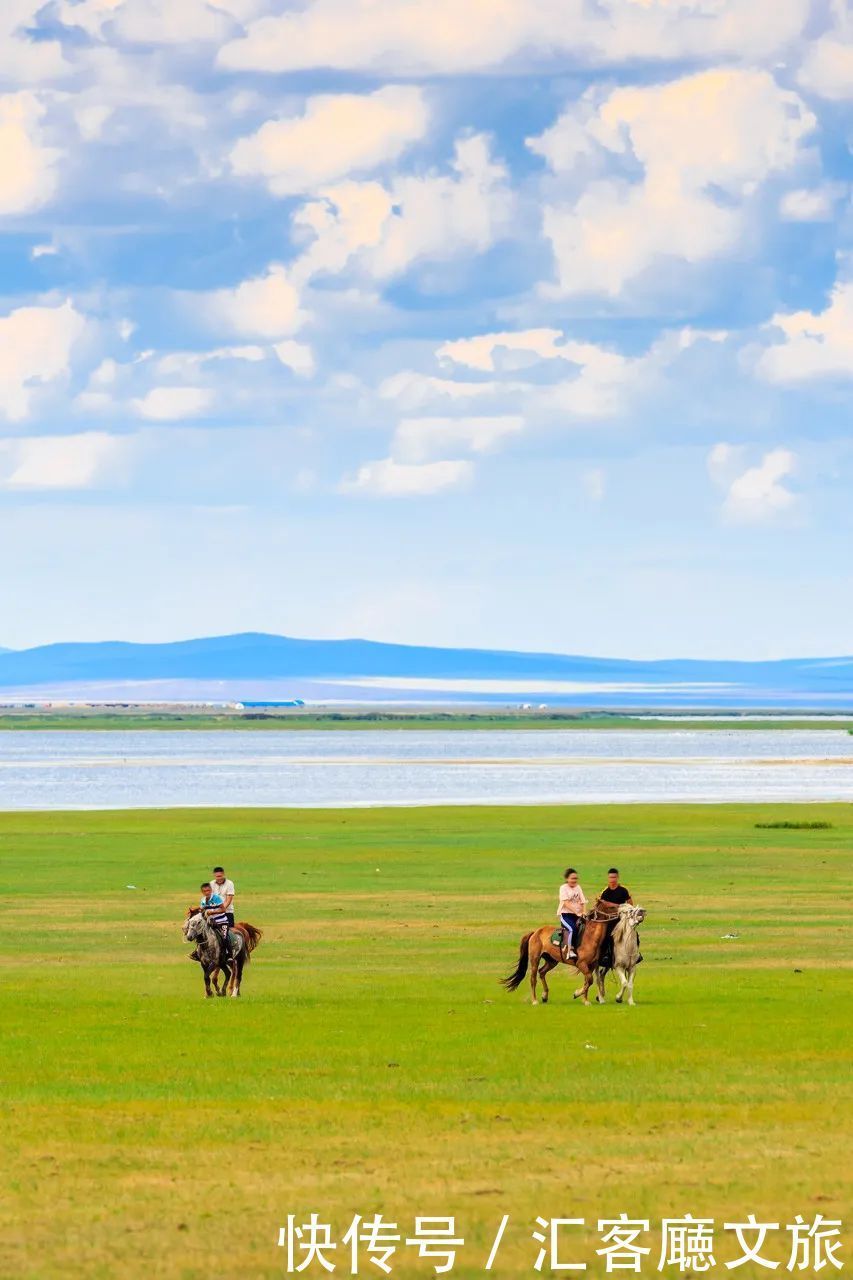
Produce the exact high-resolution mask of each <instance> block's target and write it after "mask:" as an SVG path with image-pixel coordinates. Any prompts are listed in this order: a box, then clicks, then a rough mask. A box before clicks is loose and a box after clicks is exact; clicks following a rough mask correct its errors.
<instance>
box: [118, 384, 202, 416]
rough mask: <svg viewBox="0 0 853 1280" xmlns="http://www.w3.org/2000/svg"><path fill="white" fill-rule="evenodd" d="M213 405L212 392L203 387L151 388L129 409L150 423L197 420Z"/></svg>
mask: <svg viewBox="0 0 853 1280" xmlns="http://www.w3.org/2000/svg"><path fill="white" fill-rule="evenodd" d="M212 403H213V392H211V391H208V390H206V389H205V388H204V387H152V388H151V390H150V391H148V392H146V394H145V395H144V396H142V397H141V398H140V399H138V400H134V401H133V402H132V405H131V407H132V408H133V410H134V412H135V413H137V414H138V415H139V417H140V418H147V419H148V420H149V421H151V422H172V421H177V420H180V419H182V418H198V417H200V415H201V414H203V413H205V412H206V411H207V410H208V409H209V408H210V406H211V405H212Z"/></svg>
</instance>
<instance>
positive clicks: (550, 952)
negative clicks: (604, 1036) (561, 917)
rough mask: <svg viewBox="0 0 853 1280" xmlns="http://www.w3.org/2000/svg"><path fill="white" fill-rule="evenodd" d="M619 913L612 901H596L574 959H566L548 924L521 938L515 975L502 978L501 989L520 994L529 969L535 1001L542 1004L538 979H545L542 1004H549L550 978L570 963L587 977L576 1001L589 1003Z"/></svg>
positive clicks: (577, 992) (551, 927) (574, 993)
mask: <svg viewBox="0 0 853 1280" xmlns="http://www.w3.org/2000/svg"><path fill="white" fill-rule="evenodd" d="M619 910H620V909H619V908H618V907H616V906H615V905H614V904H613V903H612V902H602V901H601V899H600V898H598V899H596V902H595V905H594V907H593V909H592V911H591V912H590V914H589V915H588V916H587V917H586V919H585V922H584V929H583V934H582V935H581V939H580V942H579V943H578V944H577V956H576V958H575V959H574V960H564V959H563V956H562V952H561V950H560V944H559V943H555V942H552V941H551V934H552V933H553V932H554V927H553V925H549V924H545V925H543V926H542V928H541V929H533V930H532V931H531V932H530V933H526V934H525V935H524V937H523V938H522V939H521V946H520V947H519V952H518V964H517V966H516V968H515V972H514V973H511V974H509V976H508V977H506V978H502V979H501V980H500V981H501V986H503V987H506V989H507V991H516V990H517V989H518V987H520V986H521V984H522V982H523V981H524V975H525V974H526V973H527V970H528V967H529V968H530V989H531V992H532V994H533V1001H532V1002H533V1004H538V1003H539V1002H538V1000H537V999H536V979H537V977H538V978H541V979H542V1003H543V1004H547V1003H548V997H549V995H550V992H549V990H548V982H547V976H546V975H547V974H549V973H550V972H551V970H552V969H554V968H556V966H557V965H558V964H567V965H568V966H569V968H570V969H577V971H578V973H579V974H580V975H581V976H582V978H583V984H582V986H580V987H578V989H577V991H575V992H573V995H572V998H573V999H574V1000H577V999H578V997H580V998H581V1000H582V1002H583V1003H584V1004H589V999H588V992H589V989H590V987H591V986H592V980H593V976H594V974H595V970H596V966H597V965H598V958H599V955H600V954H601V948H602V945H603V943H604V939H605V937H606V935H607V929H608V927H609V926H610V925H612V924H613V922H614V921H615V920H617V919H618V915H619ZM540 961H541V966H540Z"/></svg>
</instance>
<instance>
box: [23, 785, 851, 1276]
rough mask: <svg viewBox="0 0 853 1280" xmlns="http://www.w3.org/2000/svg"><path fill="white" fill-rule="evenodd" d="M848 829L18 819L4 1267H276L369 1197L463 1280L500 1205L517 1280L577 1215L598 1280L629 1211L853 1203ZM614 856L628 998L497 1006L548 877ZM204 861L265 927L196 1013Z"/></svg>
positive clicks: (715, 1213)
mask: <svg viewBox="0 0 853 1280" xmlns="http://www.w3.org/2000/svg"><path fill="white" fill-rule="evenodd" d="M785 820H789V821H830V822H832V823H833V826H832V828H831V829H815V830H796V829H756V827H755V823H756V822H772V821H785ZM851 837H853V811H851V808H850V807H849V806H841V805H836V806H832V805H820V806H817V805H816V806H798V807H795V806H784V805H777V806H772V807H771V806H763V807H759V806H753V807H745V806H726V807H709V806H702V807H698V806H697V807H687V806H672V807H666V808H651V807H635V806H625V807H618V806H616V807H610V808H603V807H602V808H524V809H511V808H507V809H490V808H479V809H458V808H451V809H440V810H439V809H433V810H427V809H413V810H359V811H313V812H310V811H301V812H300V811H295V810H290V811H269V810H266V811H262V812H248V811H246V812H243V811H216V812H202V811H180V812H147V813H78V814H55V813H44V814H3V815H0V860H2V883H3V887H4V897H5V900H6V904H7V911H6V913H5V916H4V922H3V929H2V932H1V933H0V983H2V991H0V1023H2V1027H1V1028H0V1029H1V1030H2V1056H0V1084H2V1090H3V1135H2V1136H3V1142H2V1151H3V1158H2V1166H0V1167H2V1172H3V1178H2V1184H0V1233H2V1241H3V1265H2V1266H1V1267H0V1273H2V1274H3V1275H9V1276H15V1277H21V1278H22V1280H23V1278H27V1280H30V1278H35V1277H37V1278H38V1280H43V1278H48V1277H51V1278H52V1277H57V1278H58V1277H78V1276H80V1277H86V1278H87V1280H89V1278H91V1280H98V1278H100V1277H104V1278H107V1277H109V1278H110V1280H112V1278H113V1277H117V1278H119V1277H120V1278H121V1280H125V1278H126V1277H135V1276H157V1277H164V1278H165V1280H178V1278H180V1280H196V1277H199V1278H200V1277H206V1276H209V1275H213V1276H217V1277H220V1278H222V1280H231V1278H232V1277H234V1278H235V1280H236V1278H237V1277H242V1278H243V1280H246V1278H249V1277H251V1278H253V1280H254V1278H255V1277H257V1278H261V1280H267V1278H268V1277H269V1278H271V1277H279V1276H283V1275H284V1274H285V1261H284V1251H283V1250H281V1249H279V1248H277V1247H276V1239H277V1234H278V1228H279V1225H281V1224H283V1223H284V1221H285V1219H286V1216H287V1214H288V1213H295V1214H296V1215H297V1216H298V1217H299V1218H300V1219H305V1218H307V1216H308V1215H309V1214H310V1213H311V1212H312V1211H316V1212H317V1213H318V1214H319V1215H320V1217H321V1219H323V1220H326V1221H329V1222H330V1223H332V1224H333V1225H334V1227H335V1231H336V1234H337V1235H338V1236H340V1235H342V1234H343V1232H344V1230H345V1229H346V1227H347V1226H348V1225H349V1222H350V1220H351V1219H352V1216H353V1214H355V1213H357V1212H358V1213H361V1214H364V1215H369V1214H372V1213H373V1212H376V1211H381V1212H382V1213H383V1214H384V1215H385V1216H386V1218H391V1219H392V1220H395V1221H397V1222H398V1223H399V1224H400V1226H401V1229H402V1233H403V1234H404V1235H405V1234H411V1227H412V1219H413V1217H414V1215H415V1214H444V1215H446V1214H455V1215H456V1218H457V1228H458V1231H459V1233H460V1234H461V1235H463V1236H464V1237H465V1240H466V1245H465V1247H464V1248H463V1249H462V1250H461V1251H460V1255H459V1258H458V1260H457V1263H456V1267H455V1270H454V1271H453V1273H452V1274H453V1275H454V1276H462V1277H473V1276H479V1275H483V1274H485V1273H484V1271H483V1265H484V1262H485V1259H486V1257H487V1254H488V1250H489V1245H490V1242H491V1236H492V1234H493V1232H494V1230H495V1229H496V1227H497V1225H498V1223H499V1221H500V1219H501V1216H502V1215H503V1214H504V1213H509V1214H510V1215H511V1218H510V1225H509V1228H508V1229H507V1235H506V1237H505V1243H504V1246H503V1248H502V1251H501V1254H500V1261H499V1262H498V1264H497V1266H496V1267H495V1268H494V1271H493V1272H492V1274H494V1275H496V1276H499V1277H515V1276H521V1275H527V1274H535V1273H534V1272H533V1270H532V1265H533V1261H534V1259H535V1257H536V1250H537V1246H536V1245H535V1243H534V1242H533V1241H532V1240H531V1238H530V1233H531V1230H532V1229H533V1223H534V1219H535V1218H536V1216H537V1215H538V1214H542V1215H543V1216H545V1217H551V1216H561V1217H578V1218H585V1219H586V1220H587V1222H588V1224H589V1229H588V1230H587V1231H586V1232H585V1231H583V1230H581V1231H579V1232H578V1235H577V1237H576V1239H577V1244H576V1247H575V1249H576V1254H577V1255H578V1256H579V1260H586V1261H588V1262H590V1264H591V1265H590V1267H589V1270H588V1271H587V1273H586V1274H587V1275H588V1276H591V1277H598V1276H600V1275H603V1274H604V1268H603V1266H602V1265H601V1263H600V1262H597V1261H596V1258H595V1254H594V1249H595V1248H596V1247H597V1246H598V1244H599V1241H598V1239H597V1234H596V1231H595V1227H596V1223H597V1219H598V1218H599V1217H614V1216H617V1215H618V1214H619V1213H621V1212H623V1211H624V1212H626V1213H628V1214H629V1215H630V1216H639V1217H648V1218H650V1219H651V1220H652V1224H653V1226H654V1224H655V1222H656V1221H657V1222H659V1221H660V1219H661V1218H662V1217H664V1216H678V1215H681V1214H684V1213H686V1212H692V1213H693V1214H695V1215H702V1216H709V1217H714V1218H716V1219H717V1220H718V1221H719V1223H720V1224H722V1222H723V1221H724V1220H729V1219H732V1218H734V1219H736V1220H741V1219H743V1217H744V1216H745V1215H746V1214H747V1213H749V1212H755V1213H756V1214H757V1215H758V1216H759V1217H761V1216H763V1215H764V1216H767V1220H770V1221H780V1222H782V1223H787V1222H788V1221H791V1220H792V1216H793V1215H794V1214H796V1213H801V1214H803V1216H804V1217H806V1218H809V1219H810V1218H811V1217H812V1216H813V1215H814V1214H815V1213H817V1212H821V1213H823V1214H824V1215H825V1216H828V1217H837V1216H841V1217H844V1214H845V1210H846V1209H847V1206H848V1205H849V1203H850V1189H851V1188H850V1183H851V1162H850V1159H849V1152H850V1128H851V1126H850V1102H851V1092H853V1091H851V1073H850V1069H849V1068H850V1059H849V1049H850V1036H849V1032H850V1004H849V999H850V969H851V962H853V942H852V941H851V932H850V928H849V924H848V918H847V916H846V915H845V912H849V904H850V888H851V883H850V854H849V850H850V844H851ZM614 860H615V861H616V862H617V863H618V864H619V865H620V867H621V868H622V871H623V878H624V880H625V882H626V883H627V884H628V885H629V886H630V888H631V889H632V890H633V892H634V894H635V898H636V899H637V900H639V901H640V902H642V904H643V905H645V906H646V907H647V909H648V911H649V915H648V919H647V921H646V926H645V928H644V930H643V951H644V955H645V963H644V964H643V965H642V966H641V967H640V969H639V970H638V975H637V981H636V995H637V999H638V1005H637V1007H636V1008H634V1009H629V1008H627V1007H624V1008H623V1007H618V1006H616V1005H614V1004H613V1003H612V992H611V1002H610V1003H609V1004H608V1005H607V1006H605V1007H603V1008H599V1007H595V1006H593V1007H591V1008H583V1007H581V1006H580V1005H579V1004H576V1003H573V1002H572V1000H571V994H570V993H571V990H572V988H573V986H574V985H575V978H574V974H572V975H569V974H568V973H566V972H565V971H564V972H562V973H560V974H559V975H557V976H556V977H555V978H554V979H553V980H552V1003H551V1004H550V1005H548V1006H541V1005H540V1006H538V1007H536V1008H533V1007H531V1006H530V1005H529V1004H528V1003H527V1002H526V995H527V989H526V987H525V988H524V989H522V991H521V992H519V993H518V994H517V995H514V996H510V995H507V994H506V993H504V992H503V991H502V989H501V988H500V987H499V986H498V983H497V979H498V978H499V977H501V976H502V975H504V974H505V973H506V972H508V971H509V970H510V969H511V968H512V967H513V966H514V964H515V961H516V959H517V954H518V942H519V938H520V936H521V934H522V933H523V932H526V931H527V930H528V929H529V928H531V927H533V926H534V925H537V924H542V923H546V922H549V921H550V920H552V918H553V914H554V901H555V898H556V891H557V886H558V883H559V879H560V876H561V873H562V870H563V868H564V866H565V865H566V864H567V863H569V862H571V863H572V864H574V865H576V866H577V867H578V868H579V869H580V871H581V880H582V883H583V885H584V887H585V889H586V890H587V892H588V893H590V892H591V891H593V890H595V889H597V888H598V887H600V886H601V885H602V884H603V881H604V872H605V871H606V868H607V867H608V866H609V864H610V863H611V862H612V861H614ZM220 861H221V862H223V863H224V865H225V866H226V867H227V868H228V870H229V872H230V873H231V874H232V875H233V877H234V879H235V880H236V882H237V888H238V894H239V903H238V917H241V918H245V919H248V920H250V921H252V922H253V923H255V924H257V925H259V926H261V927H262V928H263V929H264V930H265V938H264V942H263V944H262V946H261V947H260V949H259V950H258V952H257V953H256V956H255V959H254V960H253V962H252V964H251V965H250V966H249V968H248V970H247V974H246V980H245V985H244V998H243V999H242V1001H231V1000H213V1001H209V1002H205V1001H204V1000H203V999H202V998H201V996H202V983H201V976H200V973H199V970H198V968H197V967H196V966H195V965H191V964H190V963H188V961H187V959H186V952H187V950H188V948H186V947H185V946H184V945H183V943H182V939H181V937H180V931H179V922H180V920H181V918H182V916H183V912H184V910H185V907H186V906H187V904H188V903H189V902H190V901H191V900H192V899H193V898H194V897H195V887H196V885H197V884H198V882H199V881H200V880H201V879H202V878H203V875H204V874H207V873H208V872H209V870H210V868H211V867H212V866H213V865H214V863H216V862H220ZM128 885H135V886H136V888H135V889H129V888H127V887H126V886H128ZM725 934H735V935H737V936H736V937H734V938H732V939H729V940H726V941H723V940H721V939H722V936H723V935H725ZM781 1235H782V1237H784V1232H783V1233H781ZM721 1236H722V1231H721ZM783 1244H784V1240H782V1242H781V1243H780V1244H778V1245H776V1246H773V1247H770V1248H768V1250H767V1251H768V1252H771V1253H772V1252H773V1250H774V1248H775V1254H776V1256H778V1257H780V1258H781V1259H782V1261H783V1269H782V1271H781V1272H780V1274H787V1272H784V1262H785V1261H787V1252H786V1251H785V1250H784V1248H783ZM734 1256H736V1250H735V1248H734V1245H733V1244H732V1243H731V1242H730V1241H728V1240H726V1239H723V1240H722V1241H721V1243H720V1244H719V1246H718V1249H717V1258H718V1264H719V1274H728V1272H726V1271H724V1270H723V1267H722V1261H723V1259H725V1258H732V1257H734ZM846 1256H847V1259H848V1262H849V1256H850V1254H849V1241H848V1249H847V1254H846ZM656 1263H657V1254H656V1251H655V1249H654V1248H653V1253H652V1261H650V1262H649V1263H647V1265H646V1268H645V1270H644V1273H645V1272H648V1273H649V1274H658V1272H657V1270H656ZM830 1272H831V1274H835V1272H832V1271H831V1269H830ZM830 1272H828V1273H830ZM348 1273H349V1268H348V1266H346V1267H343V1266H340V1265H339V1267H338V1271H337V1272H336V1274H339V1275H340V1274H348ZM365 1273H366V1274H376V1275H381V1274H382V1273H381V1272H379V1271H378V1270H377V1269H376V1268H375V1267H374V1266H372V1265H370V1264H368V1263H365V1264H363V1268H362V1272H361V1274H365ZM546 1273H547V1272H545V1273H543V1274H546ZM303 1274H305V1275H324V1274H326V1273H325V1272H323V1271H322V1270H320V1269H318V1268H317V1267H316V1266H314V1267H312V1268H311V1269H310V1270H308V1271H306V1272H303ZM393 1274H395V1275H402V1276H404V1277H406V1276H415V1277H417V1276H421V1275H424V1276H427V1275H431V1274H432V1269H431V1267H430V1266H428V1265H427V1264H425V1263H420V1262H412V1260H411V1251H404V1254H403V1255H402V1256H401V1257H398V1260H397V1263H396V1265H395V1269H394V1272H393ZM670 1274H677V1272H670ZM734 1274H739V1275H742V1276H747V1277H750V1276H754V1275H756V1274H759V1275H762V1274H764V1272H763V1271H761V1270H760V1269H758V1268H755V1267H752V1268H751V1267H749V1266H747V1267H744V1268H741V1269H740V1271H739V1272H735V1273H734ZM825 1274H826V1273H825Z"/></svg>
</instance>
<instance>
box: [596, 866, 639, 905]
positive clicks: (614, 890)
mask: <svg viewBox="0 0 853 1280" xmlns="http://www.w3.org/2000/svg"><path fill="white" fill-rule="evenodd" d="M601 901H602V902H615V903H616V906H617V907H621V906H622V904H623V902H630V903H631V905H632V906H633V905H634V899H633V898H632V897H631V895H630V893H629V892H628V890H627V889H626V888H625V886H624V884H620V883H619V871H618V868H616V867H611V868H610V870H609V871H608V873H607V888H606V889H605V890H604V891H603V893H602V894H601Z"/></svg>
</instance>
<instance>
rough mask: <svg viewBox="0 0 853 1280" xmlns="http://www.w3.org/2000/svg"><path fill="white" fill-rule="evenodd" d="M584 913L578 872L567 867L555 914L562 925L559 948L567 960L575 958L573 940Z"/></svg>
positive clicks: (583, 901)
mask: <svg viewBox="0 0 853 1280" xmlns="http://www.w3.org/2000/svg"><path fill="white" fill-rule="evenodd" d="M585 914H586V898H585V897H584V892H583V889H582V888H581V887H580V885H579V884H578V873H577V871H575V869H574V867H567V868H566V871H565V873H564V875H563V883H562V884H561V885H560V902H559V906H558V909H557V915H558V918H559V921H560V924H561V925H562V926H563V932H564V936H565V944H564V947H562V948H561V950H564V951H565V958H566V959H567V960H575V959H576V958H577V952H576V951H575V948H574V941H575V937H576V935H577V928H578V924H579V923H580V918H581V916H583V915H585Z"/></svg>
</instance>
